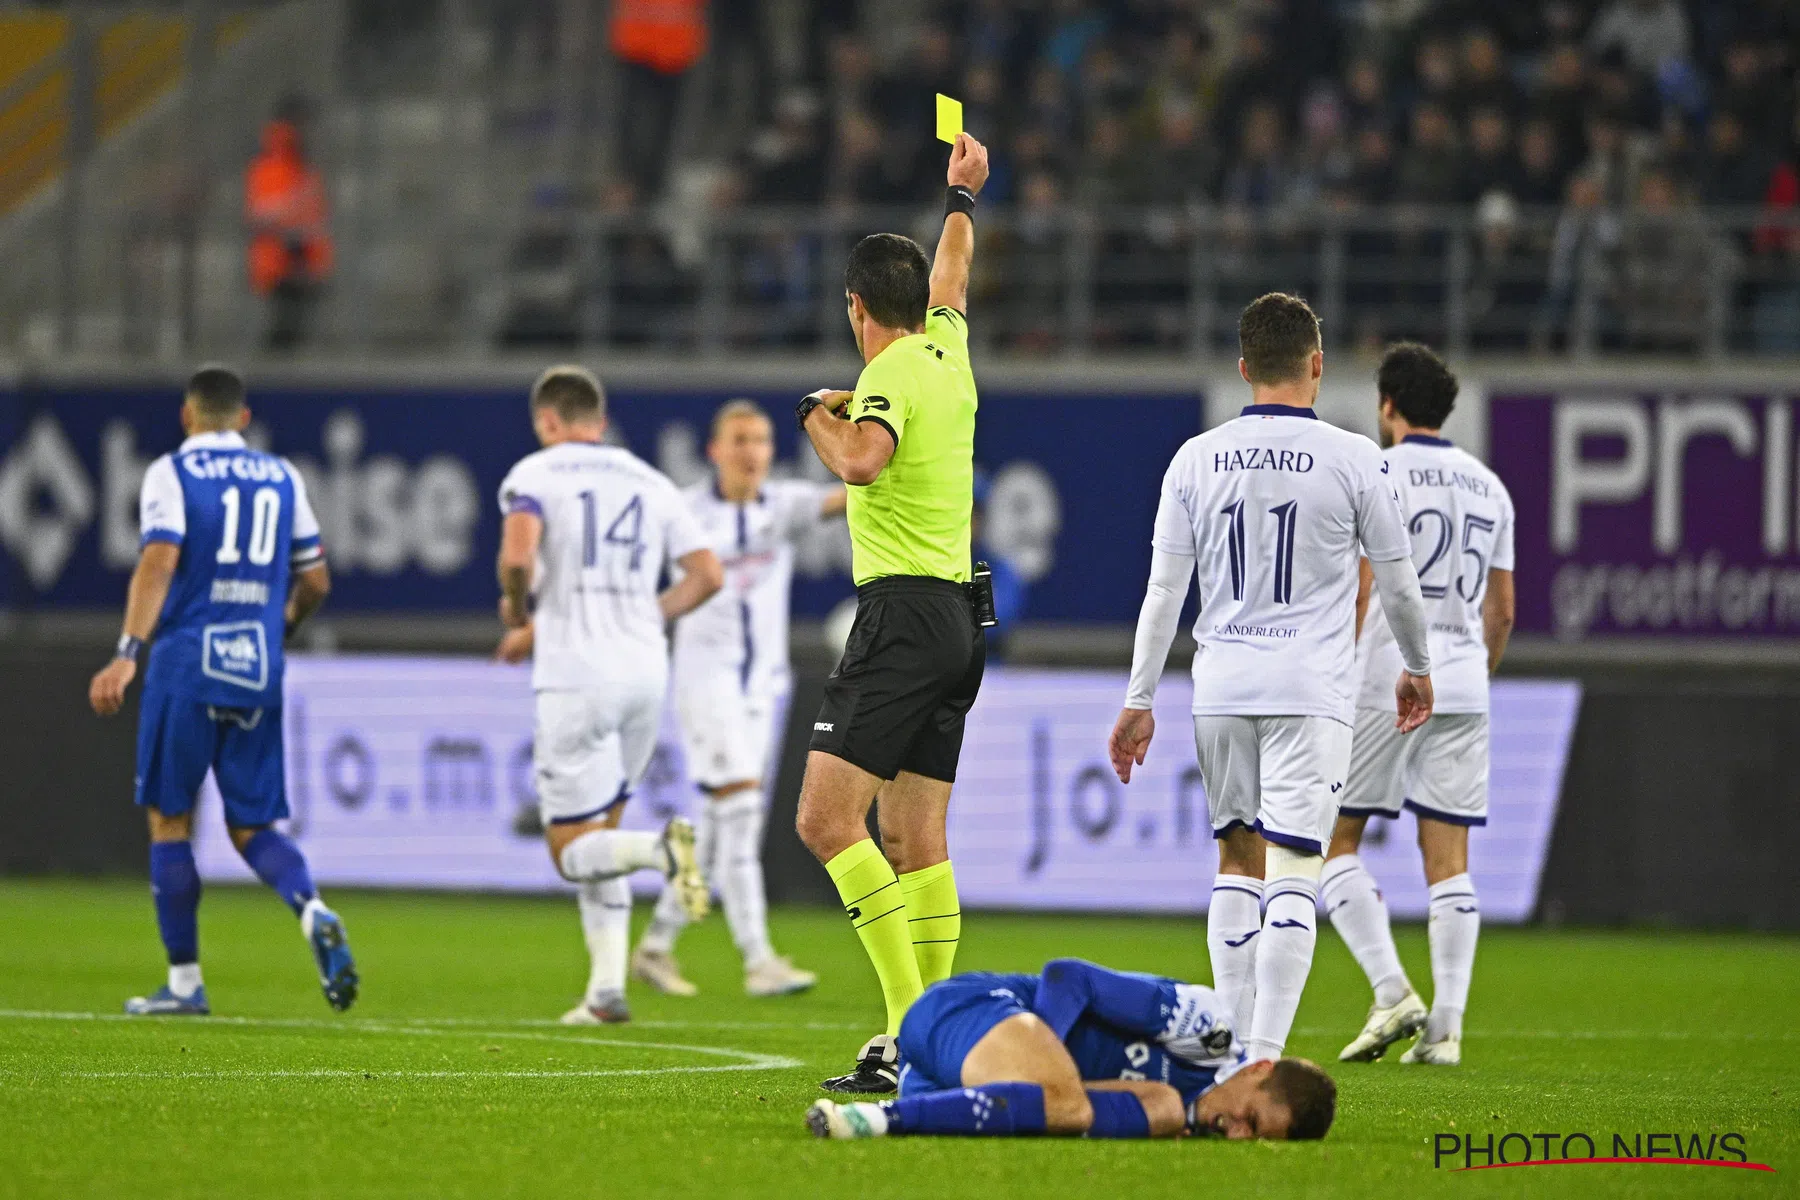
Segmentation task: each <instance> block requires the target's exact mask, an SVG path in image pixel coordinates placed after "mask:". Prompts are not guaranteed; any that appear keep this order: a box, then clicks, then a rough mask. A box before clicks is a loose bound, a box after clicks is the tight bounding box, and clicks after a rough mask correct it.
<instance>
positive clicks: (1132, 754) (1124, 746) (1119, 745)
mask: <svg viewBox="0 0 1800 1200" xmlns="http://www.w3.org/2000/svg"><path fill="white" fill-rule="evenodd" d="M1155 736H1156V717H1155V716H1153V715H1152V714H1151V712H1150V710H1149V709H1147V708H1122V709H1120V710H1119V719H1118V721H1117V722H1116V723H1115V724H1114V725H1113V731H1112V737H1110V738H1108V739H1107V740H1106V754H1107V757H1108V758H1110V759H1112V765H1113V770H1114V771H1115V772H1117V773H1118V776H1119V782H1120V783H1130V782H1131V768H1132V767H1133V766H1140V767H1141V766H1143V765H1144V755H1145V754H1146V753H1148V752H1149V750H1150V739H1151V738H1153V737H1155Z"/></svg>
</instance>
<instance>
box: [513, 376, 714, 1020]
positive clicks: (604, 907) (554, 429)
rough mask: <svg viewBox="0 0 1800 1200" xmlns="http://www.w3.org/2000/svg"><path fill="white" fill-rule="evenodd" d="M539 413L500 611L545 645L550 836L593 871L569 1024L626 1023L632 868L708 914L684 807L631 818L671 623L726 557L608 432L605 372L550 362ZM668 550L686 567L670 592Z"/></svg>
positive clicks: (540, 734) (540, 679) (543, 767)
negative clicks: (658, 820)
mask: <svg viewBox="0 0 1800 1200" xmlns="http://www.w3.org/2000/svg"><path fill="white" fill-rule="evenodd" d="M531 423H532V427H533V429H534V430H535V431H536V432H537V436H538V441H539V442H541V443H542V444H543V446H544V448H543V449H542V450H539V451H538V452H537V453H535V454H531V455H527V456H526V457H525V458H523V459H521V460H519V462H518V464H517V465H516V466H514V467H513V469H512V470H511V471H510V472H508V473H507V476H506V479H505V480H504V481H503V482H502V483H501V484H500V508H501V510H502V512H504V513H505V521H504V524H503V526H502V530H501V541H500V562H499V574H500V591H501V596H500V619H501V622H502V623H503V624H505V625H506V626H507V628H508V629H511V630H515V631H525V630H529V633H521V634H519V637H520V638H522V639H523V640H526V641H529V642H530V644H531V648H532V672H531V677H532V686H533V687H534V688H535V689H536V691H537V725H536V730H535V737H534V741H533V757H534V761H535V765H536V775H537V792H538V807H539V810H540V812H541V813H542V816H543V821H544V838H545V841H546V842H548V844H549V847H550V857H551V859H552V861H554V862H555V863H556V869H557V870H558V871H559V872H561V874H562V876H563V878H565V879H568V880H570V881H571V882H574V883H577V884H579V885H580V891H579V894H578V895H579V902H580V906H581V925H582V930H583V932H584V933H585V935H586V938H587V945H588V954H589V957H590V959H591V973H590V976H589V980H588V988H587V994H586V995H585V996H584V997H583V999H582V1002H581V1003H580V1004H578V1005H576V1006H575V1008H573V1009H572V1010H570V1011H569V1012H568V1013H566V1014H564V1016H563V1022H564V1023H565V1024H571V1025H576V1024H595V1023H599V1022H617V1021H627V1020H630V1019H631V1014H630V1010H629V1009H628V1008H627V1007H626V1004H625V960H626V950H627V948H628V943H629V939H630V928H629V927H630V922H631V890H630V888H629V887H628V886H627V884H626V876H628V875H630V874H631V873H632V872H633V871H640V870H657V871H661V872H662V873H663V874H664V876H665V877H667V878H668V880H669V884H670V888H671V890H673V891H674V892H675V893H676V894H677V895H678V896H679V897H680V898H681V900H682V902H683V903H684V904H685V905H686V906H687V910H688V912H689V914H690V915H691V916H694V917H700V916H703V915H704V914H705V912H706V906H707V888H706V881H705V879H704V878H703V877H702V876H701V873H700V871H699V869H698V867H697V865H696V863H695V859H694V829H693V826H692V825H691V824H689V823H688V822H687V821H685V820H682V819H680V818H676V819H674V820H671V821H670V822H669V823H668V825H667V826H665V827H664V829H663V831H662V833H661V834H660V835H658V834H654V833H648V832H640V831H635V830H623V829H620V828H618V823H619V818H620V817H621V816H622V815H623V814H624V807H625V801H626V800H627V799H628V798H629V797H630V796H631V789H632V788H633V787H634V786H636V784H637V782H638V780H639V778H641V777H642V775H643V773H644V769H645V768H646V767H647V766H648V765H649V763H650V756H651V754H652V752H653V751H654V750H655V749H656V734H657V728H658V726H659V724H660V722H661V718H662V710H663V697H664V691H665V688H666V686H667V683H668V674H669V668H668V653H669V647H668V639H667V637H666V636H665V634H664V628H665V626H666V623H667V622H669V621H671V620H673V619H675V618H676V617H679V616H681V615H682V614H684V613H687V612H691V611H692V610H693V609H694V608H696V607H697V606H699V605H700V604H702V603H704V602H705V601H706V600H707V598H708V597H710V596H711V595H712V594H713V593H714V592H716V591H718V590H719V587H720V585H721V584H722V583H723V582H724V571H723V569H722V568H721V567H720V566H719V559H718V556H717V555H715V554H714V553H713V552H712V551H711V550H710V549H708V548H707V545H706V541H705V538H704V537H703V536H702V534H701V532H700V529H699V527H698V525H696V524H695V522H694V518H693V515H692V514H691V513H690V512H689V511H688V506H687V503H686V501H685V500H684V499H683V498H682V495H681V493H680V492H679V491H678V490H677V489H676V487H675V485H674V484H673V483H670V482H669V480H668V478H667V477H666V476H664V475H663V474H662V473H661V472H659V471H657V470H656V469H654V468H653V467H651V466H650V465H649V464H647V463H645V462H644V461H643V460H642V459H639V458H638V457H636V456H635V455H633V454H631V453H630V452H629V451H627V450H624V449H622V448H620V447H617V446H608V445H605V444H604V443H603V442H602V441H601V439H602V437H604V435H605V433H606V398H605V394H604V393H603V392H602V391H601V390H600V384H599V381H598V380H596V379H595V378H594V377H593V376H592V375H591V374H589V373H588V372H587V371H585V370H583V369H582V368H580V367H566V366H565V367H552V368H550V369H549V370H548V371H546V372H544V374H543V375H542V376H540V377H539V378H538V381H537V383H536V384H535V385H534V386H533V387H532V389H531ZM668 563H675V564H678V565H679V567H680V569H681V578H680V580H679V581H678V582H677V583H675V584H674V585H673V586H672V587H670V588H668V589H667V590H666V591H663V592H662V593H661V594H660V595H659V594H658V592H657V584H658V582H659V580H660V578H661V575H662V571H663V568H664V566H665V565H666V564H668ZM534 578H535V589H534ZM534 593H535V599H536V615H535V617H534V616H533V614H532V611H531V600H532V598H533V595H534ZM503 653H504V647H503Z"/></svg>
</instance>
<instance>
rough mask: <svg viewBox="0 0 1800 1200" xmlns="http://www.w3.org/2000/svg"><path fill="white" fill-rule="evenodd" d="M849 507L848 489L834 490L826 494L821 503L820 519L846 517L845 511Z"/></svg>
mask: <svg viewBox="0 0 1800 1200" xmlns="http://www.w3.org/2000/svg"><path fill="white" fill-rule="evenodd" d="M849 507H850V490H849V489H848V488H833V489H831V491H830V492H829V493H827V494H826V496H825V498H824V499H823V500H821V501H819V519H820V520H825V519H826V518H829V517H841V516H843V515H844V510H845V509H846V508H849Z"/></svg>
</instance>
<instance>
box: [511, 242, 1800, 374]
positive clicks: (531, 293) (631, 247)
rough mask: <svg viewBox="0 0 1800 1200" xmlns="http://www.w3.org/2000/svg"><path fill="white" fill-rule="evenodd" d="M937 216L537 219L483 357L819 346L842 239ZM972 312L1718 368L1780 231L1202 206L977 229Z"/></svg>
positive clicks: (1788, 265) (1227, 334)
mask: <svg viewBox="0 0 1800 1200" xmlns="http://www.w3.org/2000/svg"><path fill="white" fill-rule="evenodd" d="M937 224H938V221H937V218H936V216H935V214H931V213H923V214H922V213H919V212H916V211H914V212H904V211H902V212H895V211H869V210H824V211H773V210H765V211H755V210H740V211H735V212H729V213H723V214H714V215H712V216H710V217H707V218H706V219H704V220H703V221H699V222H696V223H694V224H692V225H690V226H686V227H682V226H675V225H671V224H670V223H668V222H664V221H659V220H656V219H654V218H651V217H612V216H579V217H573V218H564V219H560V220H544V221H542V222H540V223H539V224H538V225H537V226H535V227H532V228H528V229H527V230H526V232H525V234H524V235H523V236H522V237H521V239H520V240H519V243H518V244H517V246H515V248H514V253H513V255H512V258H511V260H510V263H509V269H508V271H507V274H506V278H507V280H508V282H509V285H510V288H509V295H508V302H507V303H506V304H505V305H504V306H503V310H502V311H501V313H500V314H499V317H498V321H497V325H496V327H495V329H494V330H493V334H492V340H491V343H490V344H491V345H492V346H498V347H506V346H537V345H564V346H570V347H583V346H595V347H600V346H634V347H645V348H651V349H660V350H666V351H670V352H677V353H682V354H693V353H698V354H702V355H720V354H726V353H741V352H744V351H755V350H771V351H773V350H807V349H816V348H820V347H830V346H835V345H837V344H838V343H840V342H841V341H842V339H843V336H844V332H843V331H844V324H843V323H844V316H843V290H842V283H841V278H842V264H843V262H844V259H845V256H846V254H847V252H848V250H849V247H850V246H851V244H852V243H853V242H854V240H855V239H856V238H857V237H860V236H861V235H863V234H865V233H868V232H871V231H874V230H879V229H889V230H897V231H903V232H908V233H910V234H912V235H913V236H915V237H917V238H918V239H919V240H920V241H922V242H924V243H925V244H926V245H927V246H929V245H930V244H931V241H932V239H933V237H934V236H935V233H936V228H937ZM977 233H978V243H977V257H976V268H975V278H974V280H973V283H972V288H971V297H970V307H971V328H972V331H973V332H972V336H973V337H974V338H975V340H976V341H977V342H978V343H979V344H980V345H981V346H982V347H983V348H984V349H986V350H988V351H991V352H999V353H1015V354H1020V355H1041V354H1058V355H1068V356H1075V357H1088V356H1097V355H1109V354H1119V353H1137V354H1147V355H1167V356H1187V357H1192V358H1196V359H1207V358H1213V357H1216V356H1217V355H1218V354H1220V353H1221V352H1226V351H1229V350H1230V349H1231V348H1232V347H1234V346H1235V343H1236V322H1237V315H1238V312H1239V310H1240V309H1241V308H1242V306H1243V305H1244V304H1245V303H1247V302H1248V301H1249V300H1251V299H1252V298H1254V297H1255V296H1257V295H1260V294H1261V293H1263V292H1267V291H1274V290H1282V291H1290V292H1296V293H1299V294H1301V295H1304V296H1306V297H1307V298H1308V299H1309V300H1310V301H1311V302H1312V303H1313V305H1314V307H1315V308H1316V309H1317V310H1318V312H1319V314H1320V316H1321V318H1322V321H1323V324H1324V329H1325V338H1326V343H1327V345H1328V346H1329V347H1332V348H1344V347H1350V346H1360V345H1373V344H1378V343H1379V342H1381V341H1385V340H1388V339H1392V338H1396V337H1418V338H1423V339H1425V340H1428V341H1431V342H1433V343H1435V344H1439V345H1443V346H1447V347H1449V348H1450V349H1451V350H1453V351H1455V352H1457V353H1469V352H1477V353H1499V354H1528V355H1545V356H1571V357H1577V358H1593V357H1599V356H1604V355H1608V354H1612V353H1630V354H1636V355H1643V354H1667V355H1674V356H1684V357H1693V358H1716V357H1719V356H1722V355H1724V354H1727V353H1731V354H1769V355H1779V354H1792V353H1795V352H1796V351H1800V212H1786V213H1770V212H1756V211H1718V210H1710V211H1700V210H1691V209H1684V210H1678V211H1672V212H1667V213H1648V212H1635V211H1633V212H1612V211H1606V210H1592V211H1587V212H1559V211H1557V210H1541V211H1528V212H1524V213H1522V214H1521V215H1520V216H1519V218H1518V219H1517V220H1516V221H1514V222H1511V223H1509V224H1507V225H1505V226H1494V225H1490V226H1487V227H1478V226H1477V225H1475V224H1474V222H1473V221H1472V220H1471V218H1470V216H1469V214H1468V213H1467V211H1466V210H1461V209H1400V208H1390V209H1382V210H1369V211H1337V212H1329V213H1323V212H1322V213H1308V214H1284V215H1281V216H1267V215H1264V216H1253V215H1249V214H1245V213H1239V212H1232V211H1227V210H1219V209H1206V210H1202V209H1195V210H1181V211H1175V210H1136V211H1121V210H1108V211H1105V212H1091V211H1084V210H1081V209H1072V208H1060V209H1057V210H1055V211H1053V212H1046V213H1026V212H1017V211H1014V212H993V211H985V212H983V213H982V215H981V218H980V220H979V222H978V229H977Z"/></svg>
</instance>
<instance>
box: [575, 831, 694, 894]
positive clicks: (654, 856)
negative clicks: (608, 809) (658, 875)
mask: <svg viewBox="0 0 1800 1200" xmlns="http://www.w3.org/2000/svg"><path fill="white" fill-rule="evenodd" d="M557 866H558V867H559V868H561V870H562V876H563V878H564V879H567V880H570V881H571V882H574V883H597V882H599V881H600V880H602V879H613V878H616V877H618V876H622V875H629V874H631V873H632V872H633V871H660V872H665V873H666V872H667V871H668V870H669V856H668V854H667V853H665V852H664V850H663V845H662V835H661V834H660V833H650V832H647V831H643V830H636V829H595V830H592V831H590V832H588V833H584V834H582V835H581V836H580V837H578V838H576V839H575V840H574V841H572V842H570V843H569V844H568V845H567V846H564V847H563V852H562V856H561V858H560V859H559V860H558V862H557Z"/></svg>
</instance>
